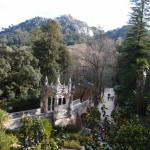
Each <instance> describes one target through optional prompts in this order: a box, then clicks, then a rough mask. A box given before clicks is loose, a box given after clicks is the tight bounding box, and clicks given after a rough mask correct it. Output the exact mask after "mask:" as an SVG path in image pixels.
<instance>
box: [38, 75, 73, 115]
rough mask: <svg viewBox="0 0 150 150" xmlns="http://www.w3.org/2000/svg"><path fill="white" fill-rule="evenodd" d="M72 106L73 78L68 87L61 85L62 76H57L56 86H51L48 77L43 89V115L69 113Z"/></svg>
mask: <svg viewBox="0 0 150 150" xmlns="http://www.w3.org/2000/svg"><path fill="white" fill-rule="evenodd" d="M71 105H72V94H71V78H70V79H69V83H68V85H67V86H66V85H62V84H61V83H60V75H59V73H58V75H57V81H56V83H55V84H49V83H48V79H47V77H46V79H45V84H44V87H43V97H42V99H41V111H42V113H48V112H57V113H58V112H62V113H69V111H70V110H71V107H72V106H71Z"/></svg>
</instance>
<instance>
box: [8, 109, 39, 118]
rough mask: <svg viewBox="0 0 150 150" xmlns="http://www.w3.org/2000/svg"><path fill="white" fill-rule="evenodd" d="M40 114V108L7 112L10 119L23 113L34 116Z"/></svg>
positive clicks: (19, 116)
mask: <svg viewBox="0 0 150 150" xmlns="http://www.w3.org/2000/svg"><path fill="white" fill-rule="evenodd" d="M40 114H41V108H38V109H31V110H25V111H19V112H14V113H9V115H10V116H11V117H12V119H15V118H21V117H22V116H23V115H30V116H35V115H40Z"/></svg>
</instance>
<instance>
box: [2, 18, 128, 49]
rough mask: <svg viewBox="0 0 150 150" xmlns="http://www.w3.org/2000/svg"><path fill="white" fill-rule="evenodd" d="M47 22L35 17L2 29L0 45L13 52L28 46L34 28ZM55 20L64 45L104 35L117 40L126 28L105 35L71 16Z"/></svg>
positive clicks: (98, 29)
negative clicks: (7, 47)
mask: <svg viewBox="0 0 150 150" xmlns="http://www.w3.org/2000/svg"><path fill="white" fill-rule="evenodd" d="M48 20H49V19H48V18H42V17H35V18H33V19H30V20H26V21H25V22H22V23H20V24H18V25H15V26H13V25H11V26H9V28H3V30H2V31H1V32H0V44H5V45H7V46H10V47H11V48H12V49H14V50H15V49H18V48H20V47H22V46H30V45H31V41H32V39H31V38H32V37H33V36H34V32H35V28H37V27H40V26H43V25H45V24H46V23H47V22H48ZM55 20H56V21H58V23H59V24H60V26H61V33H62V42H63V43H64V44H66V45H74V44H81V43H85V42H86V40H87V36H90V37H93V38H95V39H97V38H99V37H102V36H105V35H106V36H108V37H110V38H112V39H114V40H117V39H118V37H122V38H124V36H125V33H126V32H127V26H123V27H122V28H120V29H116V30H112V31H108V32H106V33H105V32H104V31H103V30H101V29H100V28H97V27H89V26H88V25H87V24H86V23H85V22H82V21H80V20H77V19H74V18H73V17H72V16H71V15H63V16H60V17H57V18H55Z"/></svg>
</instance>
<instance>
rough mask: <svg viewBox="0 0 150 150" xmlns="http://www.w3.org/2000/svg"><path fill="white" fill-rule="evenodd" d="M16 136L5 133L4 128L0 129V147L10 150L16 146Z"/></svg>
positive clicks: (3, 149) (2, 149)
mask: <svg viewBox="0 0 150 150" xmlns="http://www.w3.org/2000/svg"><path fill="white" fill-rule="evenodd" d="M17 142H18V140H17V138H16V137H15V136H13V135H11V134H6V133H5V130H2V129H0V149H1V150H10V149H11V148H12V147H13V148H15V147H17Z"/></svg>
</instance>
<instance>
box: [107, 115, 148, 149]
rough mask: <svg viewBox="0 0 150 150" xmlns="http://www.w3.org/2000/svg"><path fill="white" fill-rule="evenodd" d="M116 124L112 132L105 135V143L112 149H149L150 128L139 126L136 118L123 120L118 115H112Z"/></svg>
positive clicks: (146, 125)
mask: <svg viewBox="0 0 150 150" xmlns="http://www.w3.org/2000/svg"><path fill="white" fill-rule="evenodd" d="M114 117H115V120H116V124H114V127H113V130H111V131H110V132H108V133H107V139H106V140H107V142H108V143H109V144H110V146H111V147H112V148H113V149H120V150H126V149H137V150H141V149H143V150H144V149H149V148H150V144H149V140H148V139H149V138H150V127H149V124H148V123H146V124H141V121H140V120H139V118H138V116H134V117H132V118H131V119H128V120H127V119H126V118H125V119H123V118H121V117H120V114H119V113H116V114H115V115H114Z"/></svg>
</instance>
